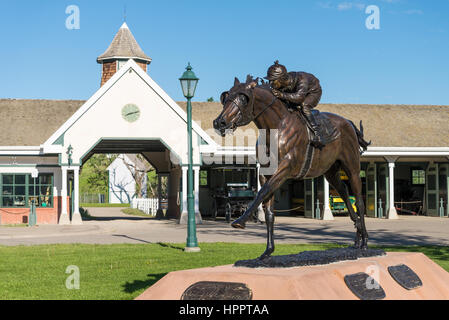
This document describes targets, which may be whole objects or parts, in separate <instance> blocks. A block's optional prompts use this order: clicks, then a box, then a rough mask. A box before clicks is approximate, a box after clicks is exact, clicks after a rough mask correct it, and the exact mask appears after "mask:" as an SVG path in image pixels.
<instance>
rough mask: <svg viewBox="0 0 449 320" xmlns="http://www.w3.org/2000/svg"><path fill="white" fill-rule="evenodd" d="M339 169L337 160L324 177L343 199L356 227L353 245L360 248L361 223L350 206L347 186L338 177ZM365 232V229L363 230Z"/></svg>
mask: <svg viewBox="0 0 449 320" xmlns="http://www.w3.org/2000/svg"><path fill="white" fill-rule="evenodd" d="M340 169H341V165H340V163H339V162H336V163H335V164H334V165H333V166H332V167H331V168H330V169H329V170H328V171H327V172H326V173H325V177H326V179H327V181H329V183H330V184H331V185H332V186H333V187H334V188H335V189H336V190H337V192H338V194H339V195H340V197H341V198H342V199H343V201H344V203H345V205H346V208H348V211H349V215H350V217H351V220H352V221H353V222H354V225H355V227H356V229H357V233H356V237H355V241H354V247H356V248H360V247H361V246H362V237H363V236H362V224H361V221H360V219H358V216H357V213H355V211H354V209H353V208H352V204H351V201H350V200H349V192H348V187H347V186H346V185H345V184H344V182H343V181H342V180H341V178H340ZM365 232H366V231H365Z"/></svg>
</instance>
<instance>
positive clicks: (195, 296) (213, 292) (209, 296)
mask: <svg viewBox="0 0 449 320" xmlns="http://www.w3.org/2000/svg"><path fill="white" fill-rule="evenodd" d="M252 298H253V293H252V292H251V290H250V289H249V288H248V287H247V286H246V284H244V283H236V282H213V281H202V282H197V283H194V284H193V285H191V286H190V287H188V288H187V290H186V291H184V293H183V294H182V297H181V300H251V299H252Z"/></svg>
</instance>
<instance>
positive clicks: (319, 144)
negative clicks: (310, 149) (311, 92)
mask: <svg viewBox="0 0 449 320" xmlns="http://www.w3.org/2000/svg"><path fill="white" fill-rule="evenodd" d="M304 114H305V115H306V117H307V120H308V121H309V124H310V127H311V129H312V131H313V140H312V141H311V144H312V145H313V146H314V147H315V148H319V149H321V148H323V147H324V144H323V139H322V138H321V135H320V130H319V128H320V127H319V125H318V123H317V122H316V119H315V117H314V116H313V114H312V112H310V113H309V112H308V113H304Z"/></svg>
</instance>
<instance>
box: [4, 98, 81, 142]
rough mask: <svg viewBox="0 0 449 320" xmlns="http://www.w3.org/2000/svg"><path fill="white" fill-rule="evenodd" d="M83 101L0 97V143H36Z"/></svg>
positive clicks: (44, 137)
mask: <svg viewBox="0 0 449 320" xmlns="http://www.w3.org/2000/svg"><path fill="white" fill-rule="evenodd" d="M83 104H84V101H80V100H19V99H0V146H40V145H41V144H43V143H44V142H45V141H46V140H47V139H48V138H49V137H50V136H51V135H52V134H53V133H54V132H55V131H56V130H57V129H58V128H59V127H60V126H62V125H63V124H64V122H66V121H67V119H68V118H70V117H71V116H72V115H73V114H74V113H75V112H76V111H77V110H78V109H79V108H80V107H81V106H82V105H83Z"/></svg>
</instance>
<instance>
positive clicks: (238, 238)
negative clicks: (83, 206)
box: [0, 208, 449, 246]
mask: <svg viewBox="0 0 449 320" xmlns="http://www.w3.org/2000/svg"><path fill="white" fill-rule="evenodd" d="M88 210H89V213H90V214H91V215H92V216H94V217H95V218H96V219H95V220H90V221H84V224H83V225H82V226H71V225H69V226H57V225H56V226H55V225H51V226H49V225H42V226H36V227H31V228H28V227H0V245H7V246H14V245H36V244H52V243H90V244H111V243H156V242H167V243H183V242H185V241H186V238H187V231H186V230H187V228H186V226H185V225H179V224H177V223H176V221H174V220H153V219H148V218H144V217H135V216H128V215H125V214H123V213H121V211H120V210H121V209H120V208H89V209H88ZM366 225H367V229H368V233H369V236H370V243H371V244H376V245H449V218H431V217H422V216H418V217H414V216H400V218H399V220H383V219H372V218H366ZM274 232H275V241H276V243H342V244H351V243H352V241H353V239H354V236H355V229H354V225H353V223H352V222H351V221H350V219H349V217H337V218H336V219H335V220H334V221H317V220H310V219H304V218H297V217H278V218H277V219H276V223H275V231H274ZM197 237H198V241H199V242H200V243H201V242H241V243H265V241H266V228H265V225H263V224H255V223H248V225H247V228H246V230H237V229H233V228H231V226H230V225H229V224H227V223H225V222H224V221H209V220H205V221H204V223H203V224H202V225H198V226H197Z"/></svg>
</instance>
